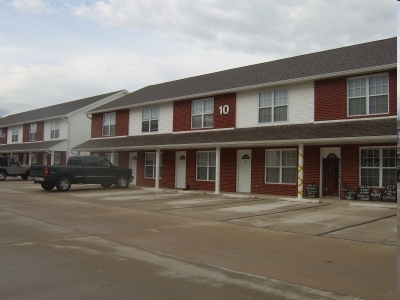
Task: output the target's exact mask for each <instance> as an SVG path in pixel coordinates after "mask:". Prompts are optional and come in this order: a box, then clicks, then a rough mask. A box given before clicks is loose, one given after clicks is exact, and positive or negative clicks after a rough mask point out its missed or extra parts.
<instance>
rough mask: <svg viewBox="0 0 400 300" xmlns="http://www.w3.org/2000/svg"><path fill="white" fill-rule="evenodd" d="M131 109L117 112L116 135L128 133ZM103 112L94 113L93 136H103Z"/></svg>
mask: <svg viewBox="0 0 400 300" xmlns="http://www.w3.org/2000/svg"><path fill="white" fill-rule="evenodd" d="M128 127H129V110H127V109H126V110H119V111H117V112H116V114H115V136H124V135H128ZM102 131H103V114H93V115H92V130H91V137H92V138H98V137H102V136H103V132H102Z"/></svg>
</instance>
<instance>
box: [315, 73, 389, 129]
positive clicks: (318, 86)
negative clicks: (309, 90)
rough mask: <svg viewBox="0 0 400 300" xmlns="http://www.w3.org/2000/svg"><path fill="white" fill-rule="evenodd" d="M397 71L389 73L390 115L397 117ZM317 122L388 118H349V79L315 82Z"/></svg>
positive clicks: (341, 78) (367, 116) (368, 116)
mask: <svg viewBox="0 0 400 300" xmlns="http://www.w3.org/2000/svg"><path fill="white" fill-rule="evenodd" d="M396 97H397V71H396V70H392V71H390V72H389V115H391V116H395V115H397V99H396ZM314 115H315V121H325V120H340V119H356V118H371V117H380V116H388V114H381V115H366V116H354V117H348V116H347V77H340V78H332V79H326V80H319V81H316V82H315V108H314Z"/></svg>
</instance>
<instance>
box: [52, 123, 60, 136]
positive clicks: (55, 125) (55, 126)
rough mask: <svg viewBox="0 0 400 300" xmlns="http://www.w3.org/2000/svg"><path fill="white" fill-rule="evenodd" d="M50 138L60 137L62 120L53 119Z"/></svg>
mask: <svg viewBox="0 0 400 300" xmlns="http://www.w3.org/2000/svg"><path fill="white" fill-rule="evenodd" d="M50 138H51V139H58V138H60V121H52V122H51V132H50Z"/></svg>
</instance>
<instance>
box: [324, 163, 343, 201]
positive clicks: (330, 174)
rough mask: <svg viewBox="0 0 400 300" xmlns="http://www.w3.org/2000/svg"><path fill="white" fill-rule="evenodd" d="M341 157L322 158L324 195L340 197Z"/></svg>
mask: <svg viewBox="0 0 400 300" xmlns="http://www.w3.org/2000/svg"><path fill="white" fill-rule="evenodd" d="M339 163H340V159H339V158H323V159H322V195H323V196H333V197H339Z"/></svg>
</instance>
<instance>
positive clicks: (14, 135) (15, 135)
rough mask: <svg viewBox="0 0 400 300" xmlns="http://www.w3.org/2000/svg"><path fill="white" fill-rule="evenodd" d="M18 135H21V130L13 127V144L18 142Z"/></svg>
mask: <svg viewBox="0 0 400 300" xmlns="http://www.w3.org/2000/svg"><path fill="white" fill-rule="evenodd" d="M18 133H19V128H18V127H13V128H12V135H11V142H13V143H16V142H18Z"/></svg>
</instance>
